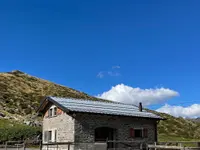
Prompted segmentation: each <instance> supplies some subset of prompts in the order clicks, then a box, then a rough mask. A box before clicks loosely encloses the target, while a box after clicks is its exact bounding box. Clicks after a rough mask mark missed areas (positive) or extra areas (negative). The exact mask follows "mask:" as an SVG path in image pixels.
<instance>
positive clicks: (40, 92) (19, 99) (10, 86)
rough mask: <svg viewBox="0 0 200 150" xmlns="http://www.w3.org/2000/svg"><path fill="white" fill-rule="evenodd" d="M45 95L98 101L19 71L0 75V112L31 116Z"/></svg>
mask: <svg viewBox="0 0 200 150" xmlns="http://www.w3.org/2000/svg"><path fill="white" fill-rule="evenodd" d="M47 95H51V96H62V97H73V98H82V99H91V100H100V99H97V98H95V97H92V96H89V95H87V94H85V93H83V92H80V91H77V90H74V89H71V88H68V87H64V86H61V85H58V84H54V83H52V82H49V81H46V80H42V79H39V78H36V77H33V76H30V75H27V74H25V73H23V72H20V71H13V72H8V73H0V110H4V111H6V112H8V113H11V114H20V115H26V114H31V113H34V112H35V110H36V108H37V107H38V106H39V104H40V100H41V99H42V98H43V97H44V96H47Z"/></svg>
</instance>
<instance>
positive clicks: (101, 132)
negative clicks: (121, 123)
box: [95, 127, 116, 148]
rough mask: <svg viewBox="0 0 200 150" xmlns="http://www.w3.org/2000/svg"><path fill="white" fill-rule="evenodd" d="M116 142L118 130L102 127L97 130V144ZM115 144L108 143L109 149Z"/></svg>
mask: <svg viewBox="0 0 200 150" xmlns="http://www.w3.org/2000/svg"><path fill="white" fill-rule="evenodd" d="M107 140H108V141H113V140H116V129H114V128H109V127H100V128H96V129H95V142H106V141H107ZM113 146H114V145H113V143H108V148H113Z"/></svg>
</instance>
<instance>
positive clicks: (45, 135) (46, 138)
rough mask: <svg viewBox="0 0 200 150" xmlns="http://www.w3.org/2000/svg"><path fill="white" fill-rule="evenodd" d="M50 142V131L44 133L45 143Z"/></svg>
mask: <svg viewBox="0 0 200 150" xmlns="http://www.w3.org/2000/svg"><path fill="white" fill-rule="evenodd" d="M47 141H48V131H44V142H47Z"/></svg>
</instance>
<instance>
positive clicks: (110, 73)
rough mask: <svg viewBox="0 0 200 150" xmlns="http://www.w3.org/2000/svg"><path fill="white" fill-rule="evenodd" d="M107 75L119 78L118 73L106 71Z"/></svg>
mask: <svg viewBox="0 0 200 150" xmlns="http://www.w3.org/2000/svg"><path fill="white" fill-rule="evenodd" d="M108 75H109V76H115V77H117V76H120V73H119V72H114V71H108Z"/></svg>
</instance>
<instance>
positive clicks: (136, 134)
mask: <svg viewBox="0 0 200 150" xmlns="http://www.w3.org/2000/svg"><path fill="white" fill-rule="evenodd" d="M130 137H131V138H147V137H148V129H143V128H136V129H134V128H130Z"/></svg>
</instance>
